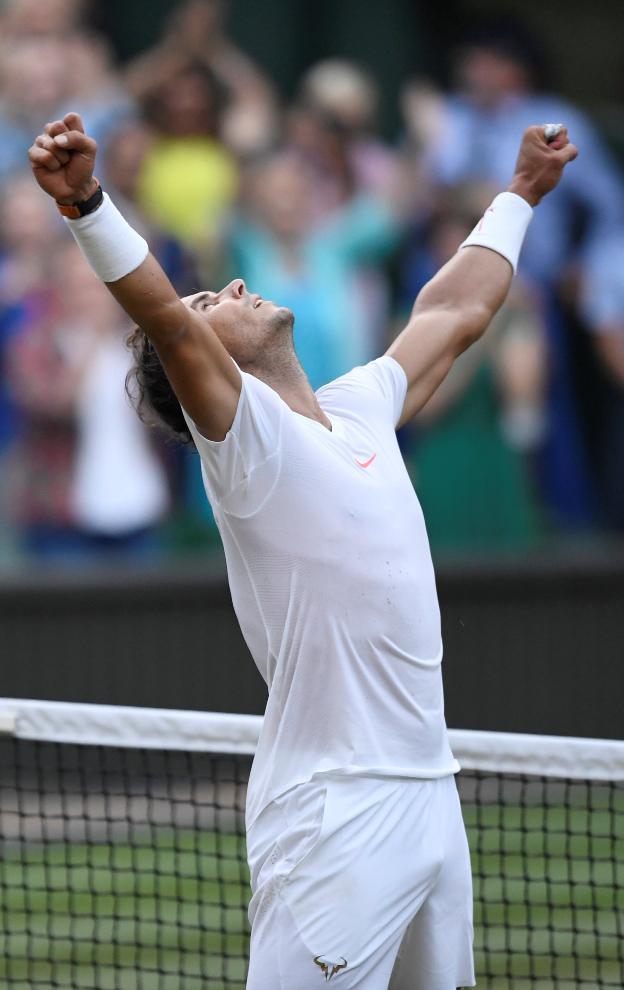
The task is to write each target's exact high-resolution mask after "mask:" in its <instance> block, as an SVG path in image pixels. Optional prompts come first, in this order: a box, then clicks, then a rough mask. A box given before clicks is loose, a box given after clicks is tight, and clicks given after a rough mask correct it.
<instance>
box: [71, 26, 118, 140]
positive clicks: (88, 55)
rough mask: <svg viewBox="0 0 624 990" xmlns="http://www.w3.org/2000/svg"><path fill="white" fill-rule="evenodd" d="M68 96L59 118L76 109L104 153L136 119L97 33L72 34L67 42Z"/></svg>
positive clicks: (83, 31)
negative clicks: (117, 133) (113, 137)
mask: <svg viewBox="0 0 624 990" xmlns="http://www.w3.org/2000/svg"><path fill="white" fill-rule="evenodd" d="M63 44H64V48H65V60H66V79H65V87H66V91H67V95H66V96H65V98H64V99H63V103H62V108H61V112H60V114H59V116H63V115H64V114H65V113H68V112H69V111H70V110H72V109H75V107H77V106H78V107H80V114H81V116H82V119H83V121H84V124H85V127H86V128H87V131H88V132H89V134H91V135H92V136H93V137H94V138H95V140H96V141H97V143H98V145H99V148H100V152H101V153H105V152H106V148H107V143H108V140H109V138H110V136H111V135H112V133H113V131H115V130H116V129H117V128H119V127H120V125H121V124H123V123H124V122H125V121H126V120H128V119H131V118H132V117H133V116H136V112H137V111H136V107H135V104H134V102H133V100H132V99H131V97H130V95H129V94H128V93H127V92H126V90H125V89H124V87H123V86H122V82H121V79H120V78H119V77H118V75H117V73H116V72H115V69H114V66H113V60H112V53H111V50H110V47H109V45H108V43H107V41H106V39H105V38H104V37H103V36H102V35H101V34H97V33H96V32H94V31H85V30H81V31H73V32H72V33H70V34H68V35H67V37H66V38H65V39H64V42H63Z"/></svg>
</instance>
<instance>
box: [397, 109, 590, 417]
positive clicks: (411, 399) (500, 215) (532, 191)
mask: <svg viewBox="0 0 624 990" xmlns="http://www.w3.org/2000/svg"><path fill="white" fill-rule="evenodd" d="M577 154H578V152H577V149H576V148H575V147H574V145H572V144H570V143H569V141H568V136H567V131H566V130H565V129H564V130H562V131H561V133H560V134H559V135H558V137H557V138H556V139H555V140H554V141H552V142H551V143H550V144H549V143H548V142H547V140H546V137H545V136H544V127H543V126H539V127H538V126H535V127H529V128H528V130H527V131H525V133H524V136H523V139H522V144H521V146H520V153H519V155H518V161H517V163H516V170H515V174H514V176H513V179H512V181H511V184H510V186H509V189H508V193H507V194H506V195H503V196H502V197H497V199H496V200H494V203H493V204H492V206H491V207H489V209H488V210H486V212H485V214H484V217H483V219H482V220H481V221H480V223H479V224H478V225H477V227H476V228H475V230H474V231H473V233H472V234H471V235H470V237H469V238H468V240H467V241H466V242H465V245H464V246H463V249H462V250H460V251H458V252H457V254H456V255H455V256H454V257H453V258H451V260H450V261H448V262H447V264H446V265H444V267H443V268H441V269H440V271H439V272H438V273H437V275H436V276H435V277H434V278H433V279H432V280H431V281H430V282H428V283H427V285H425V286H424V288H423V289H422V290H421V292H420V293H419V294H418V297H417V299H416V302H415V303H414V308H413V310H412V314H411V317H410V320H409V323H408V324H407V326H406V328H405V330H403V332H402V333H401V334H400V335H399V336H398V337H397V339H396V340H395V341H394V343H393V344H392V345H391V346H390V348H389V349H388V352H387V353H388V354H389V355H390V356H391V357H393V358H395V360H396V361H398V362H399V364H400V365H401V366H402V367H403V369H404V370H405V373H406V375H407V381H408V391H407V396H406V399H405V405H404V407H403V415H402V417H401V420H400V424H403V423H405V422H407V420H409V419H410V418H411V417H412V416H414V415H415V414H416V413H417V412H418V411H419V409H422V407H423V406H424V405H425V403H426V402H427V400H428V399H429V398H430V396H431V395H432V394H433V393H434V392H435V390H436V389H437V387H438V385H439V384H440V383H441V382H442V380H443V379H444V378H445V377H446V375H447V374H448V372H449V371H450V368H451V366H452V364H453V362H454V361H455V359H456V358H457V357H459V355H460V354H461V353H462V351H465V350H466V348H467V347H469V346H470V344H472V343H474V342H475V341H476V340H478V339H479V337H481V336H482V335H483V333H484V332H485V330H486V329H487V327H488V325H489V323H490V321H491V319H492V317H493V316H494V315H495V313H496V312H497V311H498V310H499V309H500V307H501V306H502V304H503V302H504V301H505V297H506V296H507V292H508V290H509V286H510V284H511V280H512V277H513V274H514V268H515V262H516V261H517V255H518V253H519V250H520V246H521V244H522V239H523V237H524V233H525V231H526V228H527V226H528V222H529V220H530V217H531V208H532V207H534V206H537V204H538V203H539V201H540V200H541V198H542V197H543V196H545V195H546V194H547V193H548V192H550V191H551V190H552V189H554V187H555V186H556V185H557V183H558V182H559V179H560V178H561V174H562V172H563V169H564V166H565V165H566V164H567V163H568V162H570V161H572V160H573V159H574V158H576V156H577ZM509 193H511V194H512V195H511V196H509Z"/></svg>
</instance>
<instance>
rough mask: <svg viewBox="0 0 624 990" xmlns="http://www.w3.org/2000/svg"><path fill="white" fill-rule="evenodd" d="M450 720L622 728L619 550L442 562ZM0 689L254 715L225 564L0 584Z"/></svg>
mask: <svg viewBox="0 0 624 990" xmlns="http://www.w3.org/2000/svg"><path fill="white" fill-rule="evenodd" d="M437 573H438V589H439V593H440V603H441V607H442V618H443V631H444V641H445V660H444V681H445V694H446V712H447V721H448V724H449V725H451V726H453V727H456V728H469V729H490V730H501V731H510V732H539V733H545V734H552V735H585V736H598V737H607V738H609V737H611V738H621V737H622V735H623V732H624V719H623V716H622V671H623V668H624V613H623V610H622V603H623V602H624V556H622V555H620V557H619V561H616V560H614V561H613V562H605V561H602V560H597V561H594V562H591V561H585V562H582V563H578V564H575V565H573V564H571V563H557V562H556V561H555V562H551V561H546V562H544V563H543V564H541V565H538V564H537V563H536V562H533V563H527V564H525V565H523V566H522V565H520V564H518V563H516V564H514V565H503V564H500V565H494V564H483V565H479V564H478V563H475V562H473V563H471V564H470V565H469V566H468V565H466V564H462V565H461V566H456V567H450V566H445V567H438V568H437ZM0 630H1V635H2V641H1V645H0V656H1V658H2V659H1V660H0V695H4V696H7V697H30V698H40V699H46V698H47V699H50V700H61V701H85V702H94V703H108V704H122V705H139V706H141V705H147V706H152V707H163V708H196V709H204V710H214V711H238V712H252V713H258V714H260V713H261V712H262V711H263V709H264V705H265V701H266V690H265V687H264V683H263V682H262V680H261V678H260V676H259V674H258V673H257V671H256V669H255V666H254V664H253V662H252V660H251V658H250V656H249V654H248V652H247V649H246V647H245V644H244V642H243V639H242V636H241V633H240V630H239V628H238V624H237V622H236V619H235V616H234V613H233V611H232V606H231V602H230V596H229V591H228V589H227V585H226V582H225V578H224V575H223V572H222V570H221V568H217V569H216V570H213V572H212V573H209V572H208V571H207V569H206V568H205V567H202V568H196V569H195V570H193V571H189V570H183V571H177V572H176V571H168V572H162V573H149V572H148V573H141V572H137V573H136V574H131V573H127V572H126V573H119V574H116V573H106V572H104V573H100V574H97V573H95V574H87V573H85V574H76V575H73V576H72V575H65V576H61V575H59V574H56V573H54V572H51V573H50V574H49V575H48V576H45V575H43V574H41V573H40V574H38V575H33V576H28V575H24V577H23V579H22V580H21V581H19V580H17V579H16V578H15V577H14V576H12V577H11V578H10V579H9V578H7V579H6V580H5V581H4V582H3V581H0Z"/></svg>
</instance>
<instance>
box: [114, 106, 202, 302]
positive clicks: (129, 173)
mask: <svg viewBox="0 0 624 990" xmlns="http://www.w3.org/2000/svg"><path fill="white" fill-rule="evenodd" d="M153 142H154V134H153V132H152V131H151V130H150V128H148V127H147V125H146V124H144V123H141V122H140V121H138V120H134V121H127V122H126V123H125V124H124V125H123V126H121V127H118V128H117V129H116V130H115V131H113V132H112V133H111V135H110V139H109V142H108V146H107V150H106V152H105V154H104V156H103V167H104V171H103V181H104V184H105V186H106V189H107V191H108V193H109V195H110V196H111V198H112V199H113V201H114V202H115V203H116V205H117V206H118V208H119V209H120V210H121V212H122V213H123V215H124V216H125V217H127V219H128V222H129V223H131V224H132V226H133V227H134V228H135V230H138V231H140V233H141V234H142V235H143V237H145V238H146V240H147V241H148V243H149V245H150V250H151V251H152V253H153V254H154V256H155V257H156V258H158V261H159V262H160V264H161V265H162V267H163V269H164V270H165V272H166V273H167V275H168V276H169V278H170V279H171V282H172V283H173V285H174V287H175V289H176V291H177V292H178V294H179V295H181V296H185V295H188V294H189V293H191V292H194V291H196V289H197V286H198V285H199V277H198V274H197V270H196V265H195V258H194V256H193V254H192V252H191V251H189V250H187V249H185V248H184V247H183V245H182V244H181V243H180V241H179V240H178V239H177V238H176V237H174V236H172V235H170V234H168V233H166V231H163V230H161V229H159V228H158V227H157V226H156V225H155V224H153V223H150V222H149V221H148V220H147V219H146V217H145V215H144V213H143V212H142V211H141V208H140V205H139V202H138V198H139V182H140V179H141V170H142V167H143V163H144V161H145V158H146V156H147V155H148V153H149V151H150V149H151V147H152V145H153Z"/></svg>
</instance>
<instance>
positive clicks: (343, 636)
mask: <svg viewBox="0 0 624 990" xmlns="http://www.w3.org/2000/svg"><path fill="white" fill-rule="evenodd" d="M242 377H243V387H242V391H241V395H240V399H239V403H238V408H237V412H236V417H235V419H234V422H233V424H232V428H231V430H230V431H229V433H228V434H227V436H226V438H225V439H224V440H223V441H221V442H214V441H210V440H206V439H205V438H204V437H202V436H201V434H200V433H199V432H198V430H197V428H196V427H195V425H194V423H193V422H192V421H191V420H190V419H189V417H188V416H187V422H188V424H189V428H190V429H191V432H192V434H193V437H194V440H195V443H196V445H197V449H198V451H199V454H200V457H201V461H202V473H203V476H204V483H205V486H206V492H207V494H208V498H209V499H210V502H211V504H212V507H213V509H214V513H215V518H216V521H217V525H218V527H219V530H220V533H221V537H222V539H223V546H224V549H225V556H226V561H227V569H228V577H229V583H230V589H231V592H232V600H233V603H234V609H235V611H236V615H237V617H238V620H239V622H240V625H241V629H242V632H243V635H244V637H245V640H246V642H247V645H248V647H249V650H250V652H251V654H252V656H253V658H254V660H255V662H256V664H257V666H258V668H259V670H260V673H261V674H262V676H263V678H264V679H265V681H266V683H267V685H268V688H269V699H268V703H267V708H266V714H265V717H264V724H263V728H262V732H261V735H260V741H259V745H258V749H257V752H256V756H255V759H254V764H253V768H252V773H251V778H250V782H249V791H248V796H247V825H248V827H249V826H250V825H251V824H252V823H253V821H254V820H255V818H256V817H257V816H258V815H259V814H260V812H261V811H262V810H263V808H265V807H266V805H267V804H268V803H269V802H270V801H272V800H273V799H274V798H276V797H278V796H279V795H280V794H283V793H284V792H286V791H287V790H289V789H290V788H291V787H293V786H294V785H295V784H298V783H303V782H305V781H307V780H310V778H311V777H312V776H313V775H314V774H317V773H322V772H327V771H333V772H336V771H338V772H341V773H345V774H365V773H366V774H371V773H374V774H381V775H384V776H392V777H395V776H405V777H442V776H446V775H447V774H451V773H455V772H456V771H457V770H458V769H459V765H458V764H457V762H456V761H455V760H454V759H453V755H452V753H451V749H450V746H449V742H448V738H447V732H446V724H445V721H444V700H443V693H442V673H441V662H442V641H441V635H440V612H439V607H438V599H437V593H436V587H435V579H434V574H433V566H432V562H431V553H430V550H429V543H428V540H427V533H426V530H425V524H424V520H423V515H422V511H421V508H420V504H419V502H418V499H417V497H416V494H415V492H414V489H413V486H412V484H411V482H410V479H409V477H408V474H407V471H406V470H405V466H404V464H403V458H402V456H401V453H400V451H399V446H398V443H397V439H396V434H395V425H396V423H397V421H398V419H399V416H400V414H401V411H402V408H403V402H404V399H405V393H406V389H407V381H406V377H405V372H404V371H403V369H402V368H401V366H400V365H399V364H398V363H397V362H396V361H395V360H394V359H393V358H390V357H382V358H379V359H378V360H377V361H373V362H371V363H370V364H368V365H366V366H365V367H361V368H355V369H354V370H353V371H351V372H350V373H349V374H347V375H344V376H343V377H342V378H339V379H337V380H336V381H334V382H331V383H330V384H329V385H325V386H324V387H323V388H321V389H319V391H318V392H317V393H316V394H317V398H318V401H319V404H320V405H321V408H322V409H323V412H324V413H325V414H326V415H327V416H328V417H329V419H330V421H331V424H332V430H331V431H330V430H328V429H327V428H326V427H324V426H323V425H322V424H321V423H318V422H316V421H315V420H311V419H308V418H307V417H305V416H302V415H300V414H299V413H296V412H293V411H292V410H291V409H290V408H289V407H288V406H287V405H286V403H285V402H284V401H283V400H282V399H281V398H280V397H279V395H278V394H277V393H276V392H275V391H274V390H273V389H271V388H269V387H268V386H267V385H265V384H264V383H263V382H261V381H259V380H258V379H257V378H254V377H253V376H252V375H248V374H245V373H243V375H242Z"/></svg>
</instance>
